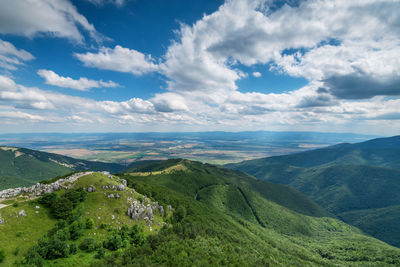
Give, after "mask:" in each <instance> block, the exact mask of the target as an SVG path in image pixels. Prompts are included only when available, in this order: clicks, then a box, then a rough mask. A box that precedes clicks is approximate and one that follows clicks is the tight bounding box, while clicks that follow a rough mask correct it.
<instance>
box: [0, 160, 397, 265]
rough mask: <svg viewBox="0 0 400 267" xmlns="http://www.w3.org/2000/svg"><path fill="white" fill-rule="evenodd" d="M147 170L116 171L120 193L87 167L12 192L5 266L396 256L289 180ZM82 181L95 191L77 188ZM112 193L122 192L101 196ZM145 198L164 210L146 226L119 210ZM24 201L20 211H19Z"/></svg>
mask: <svg viewBox="0 0 400 267" xmlns="http://www.w3.org/2000/svg"><path fill="white" fill-rule="evenodd" d="M174 164H175V165H177V164H179V165H184V166H185V168H184V169H182V168H172V169H171V167H173V166H174ZM165 169H169V170H171V171H168V172H166V171H163V170H165ZM129 171H131V170H129ZM146 172H150V173H153V174H149V175H147V176H134V175H131V174H128V173H126V174H120V175H119V176H120V178H123V179H126V180H127V181H128V188H125V189H124V190H122V191H115V190H114V191H113V190H112V189H110V188H106V187H104V186H105V185H107V186H110V185H111V186H112V185H118V184H119V182H118V179H117V178H116V177H114V178H113V179H109V178H108V177H107V176H105V175H102V174H99V173H93V174H91V175H86V176H83V177H81V178H79V179H78V180H77V181H76V182H74V184H73V187H72V188H70V189H68V190H61V191H58V192H56V193H54V194H46V195H43V196H42V197H40V198H38V199H34V200H26V199H24V198H23V197H20V198H18V199H15V200H10V201H9V202H8V204H9V206H7V207H5V208H3V209H2V210H1V213H2V217H3V218H5V219H6V220H5V223H4V224H3V225H0V247H2V248H4V252H5V255H6V257H5V259H4V264H6V265H5V266H9V265H12V264H14V263H15V264H16V265H24V264H31V266H32V265H33V266H77V265H79V266H96V267H97V266H124V265H129V266H219V265H233V266H238V265H244V266H338V265H339V266H390V265H393V266H396V265H399V264H400V249H397V248H394V247H391V246H389V245H387V244H386V243H384V242H381V241H379V240H376V239H374V238H371V237H369V236H366V235H364V234H363V233H362V232H361V231H359V230H358V229H357V228H355V227H353V226H349V225H347V224H345V223H343V222H341V221H339V220H337V219H335V218H332V217H331V215H330V214H329V213H328V212H326V211H325V210H324V209H322V208H321V207H319V206H318V205H316V204H315V203H313V202H312V201H310V200H309V199H308V198H307V197H304V196H303V195H301V194H300V193H299V192H297V191H295V190H293V189H291V188H289V187H287V186H283V185H277V184H274V183H270V182H264V181H260V180H256V179H254V178H253V177H251V176H248V175H246V174H244V173H242V172H238V171H232V170H229V169H225V168H219V167H216V166H213V165H209V164H202V163H199V162H191V161H188V160H181V159H179V160H178V159H174V160H169V161H159V162H157V164H154V167H152V165H151V164H150V165H147V166H146ZM130 173H131V172H130ZM89 186H91V187H93V188H95V191H94V192H92V193H86V192H85V191H84V190H82V188H88V187H89ZM131 188H134V189H135V190H136V191H135V192H134V193H133V192H132V189H131ZM116 192H118V194H119V195H120V198H118V199H116V198H109V197H107V195H108V194H110V193H114V194H115V193H116ZM147 198H150V199H151V200H152V201H158V203H159V204H161V205H163V207H164V208H165V213H164V215H163V216H162V214H161V213H160V214H159V213H155V216H154V223H153V225H151V226H149V225H147V224H146V223H145V221H144V220H139V221H135V220H132V219H130V218H129V217H128V216H127V215H126V211H127V208H128V206H129V205H130V203H131V202H132V201H133V200H145V199H147ZM60 199H61V200H63V201H64V202H67V204H68V205H66V206H67V207H69V208H70V209H69V210H68V212H61V214H62V216H59V209H61V208H58V207H57V208H56V207H55V206H54V203H56V202H58V201H57V200H60ZM13 203H18V205H17V207H14V205H12V204H13ZM36 205H40V208H39V209H37V208H36ZM169 205H171V206H172V207H171V206H169ZM22 209H24V210H25V211H26V213H27V216H22V217H18V218H17V217H16V216H15V214H16V213H18V212H19V211H20V210H22ZM35 211H38V212H39V213H36V212H35ZM10 215H11V216H10ZM111 215H112V216H111ZM38 224H40V227H39V226H38ZM41 224H43V225H41ZM19 232H22V234H21V236H20V237H17V235H18V233H19ZM17 249H18V250H19V251H18V253H14V252H15V251H16V250H17Z"/></svg>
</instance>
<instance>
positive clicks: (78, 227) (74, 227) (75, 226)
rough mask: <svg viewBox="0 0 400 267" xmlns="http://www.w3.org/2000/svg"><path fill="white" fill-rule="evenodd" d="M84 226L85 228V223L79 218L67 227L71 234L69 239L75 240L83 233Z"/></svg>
mask: <svg viewBox="0 0 400 267" xmlns="http://www.w3.org/2000/svg"><path fill="white" fill-rule="evenodd" d="M84 228H85V225H84V223H83V222H82V221H81V220H79V221H74V222H73V223H72V224H71V225H70V226H69V228H68V229H69V233H70V235H71V239H72V240H77V239H78V238H79V237H80V236H81V235H82V234H83V230H84Z"/></svg>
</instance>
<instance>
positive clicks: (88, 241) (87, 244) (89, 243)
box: [79, 237, 97, 252]
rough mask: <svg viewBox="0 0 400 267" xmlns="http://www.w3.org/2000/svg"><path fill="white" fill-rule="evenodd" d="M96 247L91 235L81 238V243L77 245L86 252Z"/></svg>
mask: <svg viewBox="0 0 400 267" xmlns="http://www.w3.org/2000/svg"><path fill="white" fill-rule="evenodd" d="M96 247H97V245H96V241H95V240H94V238H92V237H88V238H85V239H83V241H82V243H81V244H80V245H79V248H80V249H81V250H83V251H86V252H92V251H94V250H95V249H96Z"/></svg>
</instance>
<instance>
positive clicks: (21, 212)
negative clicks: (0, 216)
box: [18, 210, 26, 216]
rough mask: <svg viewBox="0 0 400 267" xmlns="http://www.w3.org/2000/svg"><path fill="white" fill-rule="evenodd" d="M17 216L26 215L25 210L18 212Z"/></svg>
mask: <svg viewBox="0 0 400 267" xmlns="http://www.w3.org/2000/svg"><path fill="white" fill-rule="evenodd" d="M18 215H19V216H26V212H25V210H21V211H20V212H18Z"/></svg>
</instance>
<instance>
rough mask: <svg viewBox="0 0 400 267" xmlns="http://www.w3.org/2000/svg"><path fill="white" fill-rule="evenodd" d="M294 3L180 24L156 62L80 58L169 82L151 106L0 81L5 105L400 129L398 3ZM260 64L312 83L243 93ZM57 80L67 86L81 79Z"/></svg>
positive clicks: (229, 123) (207, 121)
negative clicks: (158, 76) (241, 82)
mask: <svg viewBox="0 0 400 267" xmlns="http://www.w3.org/2000/svg"><path fill="white" fill-rule="evenodd" d="M94 1H96V0H94ZM101 2H103V3H105V2H104V1H101ZM289 2H290V3H289V5H284V4H281V3H282V1H274V0H228V1H226V2H225V3H224V4H223V5H222V6H221V7H220V8H219V9H218V10H217V11H215V12H214V13H212V14H210V15H204V16H203V18H201V19H200V20H198V21H197V22H195V23H194V24H193V25H181V27H180V29H179V30H178V31H177V35H176V36H177V37H176V39H175V40H173V41H172V43H171V45H170V46H169V47H168V48H167V51H166V53H165V55H164V56H163V57H161V58H160V60H157V61H156V60H154V59H153V58H152V57H151V56H150V55H146V54H144V53H142V52H139V51H136V50H134V49H130V48H124V47H121V46H115V47H114V48H106V47H102V48H100V49H99V50H98V51H96V52H87V53H78V54H75V56H76V57H77V58H78V59H79V60H80V61H81V62H83V64H84V65H85V66H87V67H93V68H98V69H105V70H113V71H119V72H125V73H132V74H134V75H143V74H146V73H151V72H158V73H160V74H162V75H164V76H165V77H166V81H167V90H168V92H165V93H161V94H156V95H155V96H154V97H152V98H150V99H141V98H132V99H129V100H126V101H121V102H117V101H94V100H90V99H85V98H76V97H72V96H68V95H62V94H56V93H54V92H49V91H44V90H40V89H37V88H26V87H24V86H22V85H18V84H15V83H14V82H13V81H12V80H10V79H7V78H4V77H3V78H2V77H1V76H0V102H1V101H3V103H7V104H10V103H11V105H12V106H13V107H14V108H21V109H22V108H24V109H28V108H29V109H31V110H35V111H37V110H46V111H49V112H55V113H57V114H60V113H67V114H68V115H69V116H65V117H68V118H69V119H70V120H75V121H77V122H79V121H82V122H83V120H85V119H87V120H88V122H89V121H92V122H97V121H98V120H97V119H98V118H100V117H101V118H102V119H103V123H108V122H110V121H112V122H113V123H116V124H135V123H148V124H154V123H155V122H157V123H156V125H159V124H164V125H168V126H169V125H170V124H174V123H176V124H178V125H208V126H209V127H213V128H214V129H230V128H229V127H232V129H235V130H237V129H239V128H238V127H239V126H238V125H243V126H242V128H240V129H247V128H249V129H257V128H262V129H265V127H269V128H271V129H277V128H279V127H283V128H279V129H285V128H284V127H291V126H293V125H294V126H295V127H296V129H299V130H301V129H304V130H307V129H314V130H315V129H319V130H324V129H325V130H332V127H337V128H336V129H338V130H349V129H350V130H354V129H359V131H365V130H367V129H369V128H368V127H371V125H373V126H374V127H373V128H374V129H376V131H377V132H376V133H378V131H379V129H384V130H385V131H386V129H388V128H387V127H389V128H390V127H391V128H390V129H392V131H395V130H396V129H397V130H398V128H396V127H399V123H397V124H396V122H394V123H392V124H389V123H387V121H388V120H392V121H395V120H398V107H399V106H400V100H399V99H398V96H399V95H400V91H399V90H400V82H399V81H400V58H399V56H398V55H399V54H400V44H399V39H400V38H399V35H400V30H399V29H400V27H399V25H400V13H399V12H394V10H399V9H400V2H399V1H392V0H380V1H373V0H363V1H361V0H360V1H358V0H355V1H341V0H333V1H328V0H308V1H296V0H293V1H289ZM0 14H1V13H0ZM0 20H1V19H0ZM73 24H74V25H75V26H76V23H75V22H74V23H73ZM0 28H1V26H0ZM0 32H1V31H0ZM17 59H18V57H17ZM254 65H257V67H260V66H264V67H265V68H266V69H267V68H270V70H271V71H275V72H277V74H279V73H283V74H286V75H290V76H294V77H303V78H306V79H307V80H308V81H309V83H308V84H307V85H306V86H304V87H303V88H300V89H297V90H289V91H288V92H285V93H269V92H268V89H269V88H265V91H264V92H263V93H261V92H251V90H252V88H246V93H243V92H241V91H240V89H239V88H238V81H239V80H240V79H246V78H247V77H248V74H246V73H244V72H243V71H242V70H241V69H248V68H243V66H246V67H250V66H254ZM250 75H253V76H254V77H257V76H260V73H258V72H254V73H252V74H250ZM56 78H57V80H63V82H64V83H68V84H71V83H72V84H79V81H80V80H73V79H71V78H68V77H60V76H58V75H57V77H56ZM88 81H89V80H88ZM88 81H87V82H88ZM81 82H82V81H81ZM91 82H96V81H91ZM75 87H77V86H75ZM4 88H8V89H7V90H6V89H4ZM81 88H83V87H81ZM387 96H391V97H392V99H389V98H387ZM78 110H79V112H85V113H84V114H85V115H82V114H81V113H78ZM97 115H98V116H97ZM91 116H92V117H91ZM96 116H97V117H96ZM89 117H90V118H89ZM377 125H381V126H382V125H384V126H385V127H381V128H379V127H377ZM274 127H276V128H274ZM307 127H308V128H307ZM314 127H317V128H314ZM356 127H359V128H356ZM168 129H169V128H168ZM286 129H287V128H286ZM382 131H383V130H382ZM381 133H382V132H381Z"/></svg>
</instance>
